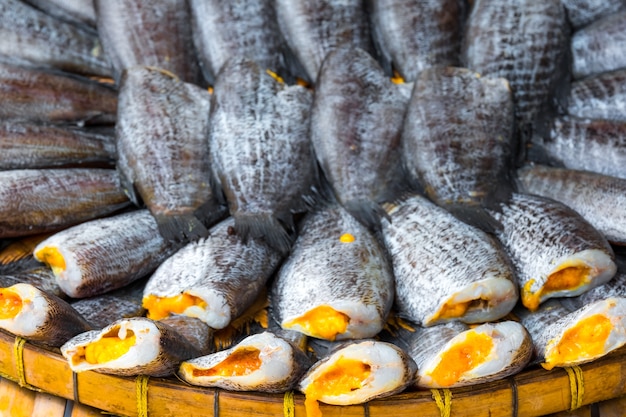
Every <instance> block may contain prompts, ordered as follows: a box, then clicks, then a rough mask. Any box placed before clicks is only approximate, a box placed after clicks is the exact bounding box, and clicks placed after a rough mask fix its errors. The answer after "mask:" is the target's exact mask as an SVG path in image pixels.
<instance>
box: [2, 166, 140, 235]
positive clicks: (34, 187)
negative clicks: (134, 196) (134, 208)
mask: <svg viewBox="0 0 626 417" xmlns="http://www.w3.org/2000/svg"><path fill="white" fill-rule="evenodd" d="M129 204H130V202H129V200H128V198H127V197H126V195H125V194H124V191H123V189H122V186H121V184H120V180H119V176H118V175H117V172H116V171H115V170H113V169H100V168H67V169H41V170H38V169H20V170H17V169H16V170H9V171H0V236H2V237H16V236H26V235H33V234H38V233H44V232H52V231H57V230H60V229H63V228H66V227H68V226H71V225H75V224H78V223H81V222H83V221H86V220H90V219H94V218H97V217H101V216H105V215H108V214H111V213H114V212H116V211H118V210H121V209H123V208H124V207H126V206H128V205H129Z"/></svg>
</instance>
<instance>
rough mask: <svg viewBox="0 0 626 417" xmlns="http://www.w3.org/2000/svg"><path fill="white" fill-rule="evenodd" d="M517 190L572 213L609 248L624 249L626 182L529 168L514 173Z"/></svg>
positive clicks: (542, 167)
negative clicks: (539, 197) (581, 217)
mask: <svg viewBox="0 0 626 417" xmlns="http://www.w3.org/2000/svg"><path fill="white" fill-rule="evenodd" d="M517 176H518V178H519V182H520V185H521V186H520V190H522V191H524V192H526V193H529V194H537V195H540V196H543V197H549V198H552V199H554V200H557V201H559V202H561V203H563V204H565V205H566V206H569V207H571V208H572V209H574V210H576V212H578V213H579V214H580V215H582V216H583V217H584V218H585V220H587V221H588V222H589V223H590V224H591V225H592V226H593V227H595V228H596V229H597V230H598V231H599V232H600V233H602V234H603V235H604V236H605V237H606V239H607V240H608V241H609V242H610V243H612V244H618V245H626V210H623V207H626V179H622V178H616V177H611V176H607V175H601V174H596V173H594V172H589V171H578V170H572V169H566V168H552V167H547V166H541V165H529V166H526V167H524V168H522V169H520V170H518V172H517Z"/></svg>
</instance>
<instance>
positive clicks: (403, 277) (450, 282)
mask: <svg viewBox="0 0 626 417" xmlns="http://www.w3.org/2000/svg"><path fill="white" fill-rule="evenodd" d="M387 212H388V214H389V217H390V220H391V221H389V222H387V221H386V220H385V221H383V238H384V241H385V245H386V246H387V249H388V251H389V254H390V256H391V260H392V263H393V270H394V275H395V288H396V306H397V312H398V315H399V316H401V317H406V318H408V319H410V320H411V321H413V322H415V323H418V324H420V325H422V326H432V325H435V324H439V323H444V322H448V321H456V320H460V321H463V322H466V323H483V322H486V321H493V320H497V319H499V318H501V317H503V316H505V315H506V314H507V313H509V312H510V311H511V310H512V309H513V307H514V306H515V303H516V302H517V300H518V292H517V285H516V281H515V275H514V272H513V268H512V266H511V264H510V262H509V259H508V258H507V256H506V254H505V252H504V250H503V248H501V247H500V245H499V244H498V242H497V241H495V239H493V238H492V237H491V236H490V235H488V234H486V233H485V232H483V231H481V230H480V229H478V228H476V227H473V226H470V225H468V224H466V223H464V222H461V221H460V220H458V219H457V218H456V217H454V216H452V215H451V214H450V213H448V212H447V211H446V210H444V209H443V208H441V207H438V206H436V205H435V204H433V203H432V202H430V201H428V200H427V199H426V198H424V197H421V196H419V195H414V196H409V197H406V198H404V199H403V200H402V201H400V202H398V203H397V204H394V205H389V207H388V209H387Z"/></svg>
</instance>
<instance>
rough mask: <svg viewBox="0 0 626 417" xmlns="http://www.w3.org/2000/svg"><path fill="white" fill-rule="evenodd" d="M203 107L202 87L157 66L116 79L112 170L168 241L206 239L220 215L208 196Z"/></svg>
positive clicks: (206, 120) (206, 108) (220, 210)
mask: <svg viewBox="0 0 626 417" xmlns="http://www.w3.org/2000/svg"><path fill="white" fill-rule="evenodd" d="M209 109H210V96H209V93H208V92H207V91H205V90H203V89H202V88H200V87H198V86H196V85H193V84H189V83H185V82H183V81H181V80H179V79H177V78H173V77H172V76H171V74H168V73H164V72H162V71H161V70H159V69H156V68H149V67H134V68H131V69H129V70H127V71H126V72H125V73H124V76H123V78H122V81H121V86H120V98H119V111H118V121H117V124H116V131H115V136H116V144H117V153H118V161H117V162H118V164H117V166H118V170H119V171H120V172H121V174H122V178H123V180H124V182H125V183H126V190H127V192H129V194H130V195H131V200H133V202H135V203H136V204H138V203H139V201H141V202H143V203H144V204H145V205H146V207H147V208H148V209H149V210H150V212H151V213H152V214H153V215H154V216H155V218H156V220H157V223H158V224H159V229H160V230H161V234H162V235H163V237H164V238H166V239H168V240H173V241H180V242H185V241H190V240H195V239H198V238H200V237H206V236H207V234H208V230H207V228H208V227H210V226H211V225H212V224H214V223H215V222H216V221H217V220H219V219H220V218H223V216H224V215H225V208H223V207H220V205H219V204H218V203H217V200H216V198H215V197H214V194H213V187H212V181H213V179H212V174H211V168H210V166H209V164H210V156H209V148H208V138H207V135H208V129H209ZM135 189H136V190H137V191H136V192H137V195H138V196H135V195H134V190H135ZM139 197H140V199H141V200H139Z"/></svg>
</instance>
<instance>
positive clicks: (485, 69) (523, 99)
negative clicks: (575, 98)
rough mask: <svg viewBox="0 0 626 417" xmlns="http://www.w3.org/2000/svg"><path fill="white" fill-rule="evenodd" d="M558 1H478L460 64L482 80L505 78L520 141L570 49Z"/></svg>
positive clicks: (527, 135)
mask: <svg viewBox="0 0 626 417" xmlns="http://www.w3.org/2000/svg"><path fill="white" fill-rule="evenodd" d="M567 32H568V30H567V28H566V17H565V11H564V9H563V6H562V4H561V1H560V0H547V1H546V0H506V1H492V0H476V1H475V2H474V4H473V6H472V10H471V13H470V15H469V18H468V21H467V24H466V28H465V34H464V39H463V45H462V48H461V55H462V62H463V65H464V66H466V67H467V68H469V69H471V70H474V71H476V72H478V73H479V74H481V75H482V76H484V77H503V78H506V79H507V80H508V81H509V83H510V85H511V90H512V91H513V97H514V101H515V114H516V119H517V124H518V129H519V132H520V134H521V136H522V138H526V137H530V134H531V133H532V125H533V124H534V123H535V121H536V120H535V119H536V118H537V116H538V115H539V114H540V112H542V110H543V108H544V106H545V105H546V103H547V101H548V98H549V97H550V95H551V94H552V92H553V90H554V89H555V87H556V81H557V80H558V78H565V75H566V74H563V71H564V67H565V65H564V64H563V61H564V59H565V57H566V53H565V51H566V48H567V47H568V45H569V43H568V41H569V40H568V38H567V36H568V35H567Z"/></svg>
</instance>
